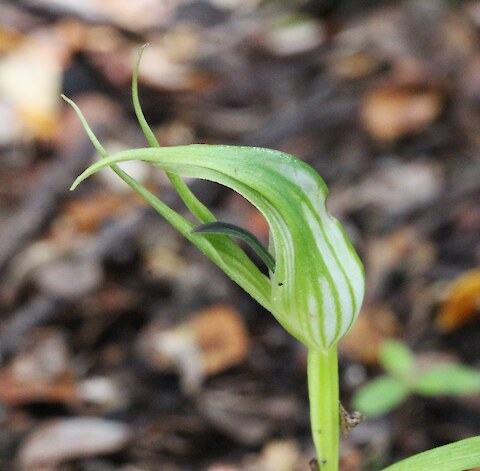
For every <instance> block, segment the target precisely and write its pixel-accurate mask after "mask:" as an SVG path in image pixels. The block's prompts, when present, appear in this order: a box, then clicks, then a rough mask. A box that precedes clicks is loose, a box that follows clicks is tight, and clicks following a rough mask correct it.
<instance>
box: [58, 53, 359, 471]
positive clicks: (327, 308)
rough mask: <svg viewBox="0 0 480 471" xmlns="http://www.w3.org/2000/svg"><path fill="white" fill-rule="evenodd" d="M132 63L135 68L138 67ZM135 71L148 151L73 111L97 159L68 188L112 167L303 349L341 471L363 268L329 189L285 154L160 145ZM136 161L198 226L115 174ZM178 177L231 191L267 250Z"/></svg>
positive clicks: (330, 450)
mask: <svg viewBox="0 0 480 471" xmlns="http://www.w3.org/2000/svg"><path fill="white" fill-rule="evenodd" d="M140 56H141V54H140V55H139V60H140ZM138 65H139V63H138V62H137V66H136V68H135V72H134V76H133V81H132V94H133V100H134V106H135V110H136V114H137V118H138V120H139V123H140V125H141V127H142V130H143V132H144V134H145V136H146V138H147V141H148V143H149V145H150V146H151V147H149V148H141V149H131V150H126V151H122V152H116V153H113V154H108V153H107V152H106V150H105V149H104V148H103V146H102V145H101V144H100V142H99V141H98V139H97V138H96V136H95V135H94V134H93V132H92V131H91V129H90V128H89V126H88V124H87V122H86V120H85V118H84V117H83V115H82V114H81V112H80V110H79V109H78V107H77V106H76V105H75V104H74V103H73V102H72V101H71V100H69V99H68V98H66V97H64V98H65V99H66V100H67V101H68V102H69V103H70V104H71V105H72V106H73V107H74V108H75V110H76V111H77V113H78V115H79V117H80V119H81V120H82V122H83V124H84V126H85V129H86V131H87V133H88V135H89V137H90V139H91V140H92V142H93V144H94V146H95V148H96V149H97V151H98V153H99V154H100V156H101V157H102V158H101V160H99V161H98V162H96V163H95V164H93V165H91V166H90V167H89V168H88V169H87V170H85V171H84V172H83V173H82V174H81V175H80V176H79V177H78V178H77V179H76V181H75V183H74V184H73V186H72V189H74V188H75V187H76V186H77V185H78V184H79V183H80V182H81V181H83V180H85V179H86V178H87V177H89V176H91V175H92V174H94V173H96V172H97V171H99V170H102V169H104V168H106V167H110V168H112V169H113V170H114V171H115V172H116V173H117V174H118V175H119V176H120V177H121V178H122V179H123V180H124V181H125V182H126V183H127V184H128V185H130V186H131V187H132V189H133V190H135V191H136V192H137V193H138V194H140V195H141V196H142V197H143V198H145V199H146V200H147V201H148V202H149V203H150V204H151V205H152V206H153V207H154V208H155V209H156V211H157V212H158V213H159V214H161V215H162V216H163V217H164V218H165V219H166V220H167V221H168V222H169V223H170V224H172V225H173V226H174V227H175V228H176V229H177V230H178V231H179V232H181V233H182V234H183V235H184V236H185V237H186V238H187V239H188V240H190V241H191V242H192V243H193V244H195V245H196V246H197V247H198V248H199V249H200V250H201V251H202V252H203V253H204V254H205V255H207V256H208V257H209V258H210V259H211V260H212V261H213V262H214V263H215V264H217V265H218V266H219V267H220V268H221V269H222V270H223V271H224V272H225V273H226V274H227V275H228V276H229V277H230V278H231V279H232V280H233V281H235V282H236V283H238V285H240V286H241V287H242V288H243V289H244V290H245V291H247V292H248V293H249V294H250V295H251V296H252V297H253V298H254V299H256V300H257V301H258V302H259V303H260V304H261V305H262V306H264V307H265V308H266V309H267V310H268V311H270V312H271V313H272V314H273V315H274V316H275V317H276V319H277V320H278V321H279V322H280V324H281V325H282V326H283V327H284V328H285V329H286V330H287V331H288V332H290V333H291V334H292V335H293V336H294V337H295V338H297V339H298V340H299V341H300V342H301V343H303V344H304V345H305V346H306V347H307V348H308V350H309V367H308V375H309V394H310V401H311V415H312V432H313V436H314V441H315V445H316V449H317V454H318V462H319V463H320V465H321V469H322V471H323V470H325V471H329V470H336V469H337V468H338V434H339V405H338V404H339V403H338V366H337V348H336V346H337V343H338V341H339V340H340V339H341V338H342V337H343V336H344V335H345V334H346V333H347V331H348V330H349V329H350V327H351V326H352V324H353V322H354V321H355V319H356V318H357V316H358V314H359V311H360V306H361V304H362V300H363V294H364V274H363V267H362V264H361V262H360V260H359V257H358V255H357V253H356V252H355V250H354V248H353V247H352V244H351V243H350V241H349V239H348V237H347V236H346V234H345V231H344V229H343V228H342V226H341V224H340V223H339V222H338V221H337V220H336V219H335V218H334V217H333V216H332V215H331V214H330V213H329V212H328V210H327V207H326V199H327V196H328V190H327V186H326V185H325V182H324V181H323V180H322V178H321V177H320V176H319V175H318V173H317V172H316V171H315V170H314V169H313V168H312V167H310V166H309V165H307V164H306V163H305V162H302V161H301V160H299V159H297V158H295V157H293V156H292V155H289V154H286V153H283V152H279V151H276V150H271V149H263V148H255V147H235V146H223V145H204V144H194V145H188V146H175V147H160V146H159V144H158V142H157V140H156V139H155V136H154V135H153V133H152V131H151V129H150V127H149V126H148V124H147V123H146V121H145V118H144V116H143V112H142V110H141V107H140V104H139V100H138V90H137V73H138ZM129 160H141V161H144V162H149V163H151V164H152V165H153V166H155V167H157V168H159V169H161V170H164V171H165V172H167V175H168V177H169V178H170V181H171V182H172V184H173V186H174V187H175V189H176V190H177V192H178V194H179V195H180V197H181V198H182V200H183V201H184V202H185V204H186V206H187V207H188V209H189V210H190V212H191V213H192V215H193V216H194V217H195V218H196V219H197V220H198V223H199V224H200V226H198V225H196V224H193V223H192V222H190V221H189V220H188V219H186V218H184V217H183V216H181V215H180V214H178V213H176V212H175V211H173V210H172V209H171V208H170V207H168V206H167V205H166V204H165V203H163V202H162V201H161V200H160V199H158V198H157V197H156V196H155V195H153V194H152V193H151V192H150V191H148V190H147V189H146V188H145V187H144V186H142V185H141V184H140V183H139V182H137V181H136V180H134V179H133V178H131V177H130V176H129V175H128V174H126V173H125V172H124V171H123V170H121V169H120V167H118V164H119V163H121V162H125V161H129ZM180 177H194V178H200V179H206V180H210V181H213V182H216V183H219V184H222V185H224V186H226V187H228V188H231V189H232V190H234V191H236V192H238V193H239V194H241V195H242V196H243V197H245V198H246V199H247V200H248V201H249V202H251V203H252V204H253V205H254V206H255V207H256V208H258V210H259V211H260V212H261V213H262V214H263V215H264V216H265V218H266V220H267V222H268V224H269V228H270V242H269V250H270V252H271V253H270V252H267V250H266V249H264V248H263V247H262V246H261V244H260V243H259V242H258V240H256V239H255V238H254V236H253V235H251V234H250V233H248V232H247V231H245V230H244V229H241V228H237V227H236V226H233V225H231V224H230V225H228V224H225V223H219V222H217V221H216V219H215V217H214V216H213V214H212V213H211V212H210V210H209V209H208V208H206V207H205V206H204V205H203V204H202V203H201V202H200V201H199V200H198V199H197V198H196V197H195V196H194V195H193V193H192V192H191V191H190V190H189V188H188V187H187V186H186V185H185V183H184V182H183V181H182V180H181V178H180ZM232 236H233V237H240V238H243V239H244V240H246V241H247V242H249V243H250V244H251V245H252V247H253V248H254V249H255V250H256V251H257V253H258V254H259V255H260V256H261V257H262V258H263V259H264V260H265V262H266V263H267V266H268V268H269V270H268V275H265V274H263V273H262V271H261V270H260V269H259V268H258V267H257V266H256V265H255V263H254V262H253V261H252V260H251V259H250V258H249V257H248V256H247V254H246V253H245V252H244V251H243V250H242V248H241V247H240V246H239V245H238V244H237V243H236V242H235V241H234V240H233V239H232Z"/></svg>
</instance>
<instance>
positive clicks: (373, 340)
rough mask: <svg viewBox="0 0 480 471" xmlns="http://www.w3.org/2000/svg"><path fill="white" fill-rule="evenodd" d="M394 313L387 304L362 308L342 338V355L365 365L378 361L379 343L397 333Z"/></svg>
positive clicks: (397, 326)
mask: <svg viewBox="0 0 480 471" xmlns="http://www.w3.org/2000/svg"><path fill="white" fill-rule="evenodd" d="M399 330H400V329H399V325H398V323H397V320H396V317H395V314H394V313H393V312H392V311H391V310H390V308H388V307H387V306H374V307H370V308H367V309H364V310H363V311H362V313H361V314H360V316H359V318H358V319H357V321H356V322H355V324H353V327H352V329H351V330H350V332H348V334H347V335H346V336H345V337H344V338H343V339H342V342H341V343H340V351H341V352H342V354H343V355H345V356H347V357H349V358H351V359H353V360H356V361H359V362H361V363H363V364H366V365H375V364H377V363H378V351H379V347H380V345H381V343H382V342H383V341H384V340H385V339H387V338H390V337H395V336H396V335H398V333H399Z"/></svg>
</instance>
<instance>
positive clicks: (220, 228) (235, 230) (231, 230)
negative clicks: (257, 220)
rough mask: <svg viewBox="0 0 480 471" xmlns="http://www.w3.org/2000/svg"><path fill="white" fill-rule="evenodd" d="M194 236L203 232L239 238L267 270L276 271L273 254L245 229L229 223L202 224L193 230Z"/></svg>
mask: <svg viewBox="0 0 480 471" xmlns="http://www.w3.org/2000/svg"><path fill="white" fill-rule="evenodd" d="M191 232H192V234H194V233H196V232H202V233H204V234H224V235H229V236H231V237H237V238H238V239H240V240H243V241H244V242H246V243H247V244H248V245H249V246H250V247H251V249H252V250H253V251H254V252H255V253H256V254H257V255H258V256H259V257H260V258H261V259H262V261H263V263H265V265H266V266H267V268H268V269H269V270H270V271H272V272H274V271H275V259H274V258H273V257H272V254H271V253H270V252H269V251H268V250H267V249H266V248H265V247H264V246H263V245H262V243H261V242H260V241H259V240H258V239H257V238H256V237H255V236H254V235H253V234H252V233H251V232H249V231H247V230H246V229H244V228H243V227H240V226H236V225H235V224H231V223H229V222H220V221H215V222H210V223H207V224H200V225H199V226H197V227H196V228H195V229H193V230H192V231H191Z"/></svg>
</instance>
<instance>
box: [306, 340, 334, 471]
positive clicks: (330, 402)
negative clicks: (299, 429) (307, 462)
mask: <svg viewBox="0 0 480 471" xmlns="http://www.w3.org/2000/svg"><path fill="white" fill-rule="evenodd" d="M308 395H309V398H310V422H311V426H312V435H313V442H314V444H315V449H316V451H317V461H318V469H319V470H320V471H338V451H339V440H340V425H339V396H338V358H337V348H336V347H332V348H331V349H330V350H329V351H327V352H324V351H321V350H309V352H308Z"/></svg>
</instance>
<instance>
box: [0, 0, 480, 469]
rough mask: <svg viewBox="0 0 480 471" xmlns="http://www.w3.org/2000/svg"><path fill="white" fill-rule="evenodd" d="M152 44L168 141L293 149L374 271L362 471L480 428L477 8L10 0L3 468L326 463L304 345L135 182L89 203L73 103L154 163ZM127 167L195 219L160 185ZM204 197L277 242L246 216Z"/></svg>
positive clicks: (356, 339)
mask: <svg viewBox="0 0 480 471" xmlns="http://www.w3.org/2000/svg"><path fill="white" fill-rule="evenodd" d="M146 42H148V43H150V45H149V47H148V48H147V49H146V50H145V53H144V56H143V59H142V63H141V67H140V75H139V85H140V98H141V102H142V105H143V109H144V112H145V115H146V117H147V119H148V121H149V123H150V124H151V126H152V128H153V130H154V132H155V134H156V136H157V138H158V139H159V141H160V143H161V144H162V145H165V146H169V145H177V144H188V143H193V142H204V143H224V144H242V145H253V146H263V147H272V148H275V149H279V150H282V151H286V152H289V153H292V154H295V155H297V156H298V157H300V158H301V159H303V160H305V161H306V162H308V163H309V164H310V165H312V166H313V167H314V168H315V169H317V170H318V172H319V173H320V174H321V175H322V176H323V178H324V179H325V180H326V182H327V184H328V185H329V187H330V191H331V196H330V199H329V208H330V210H331V211H332V212H333V213H334V215H335V216H336V217H337V218H339V219H341V221H342V222H343V223H344V224H345V227H346V229H347V231H348V233H349V235H350V236H351V238H352V240H353V242H354V244H355V246H356V247H357V249H358V251H359V253H360V254H361V257H362V259H363V261H364V263H365V268H366V276H367V295H366V301H365V305H364V308H363V312H362V314H361V316H360V318H359V320H358V322H357V323H356V325H355V326H354V328H353V330H352V331H351V332H350V333H349V335H348V336H347V337H346V338H345V339H344V340H343V342H342V344H341V347H340V368H341V395H342V400H343V402H344V405H345V406H346V407H347V408H348V409H350V410H352V409H354V408H355V406H356V405H357V404H360V405H363V407H364V408H366V409H367V410H363V411H364V412H368V411H369V414H368V415H370V419H369V420H367V422H365V423H363V424H361V425H360V426H359V427H357V428H356V429H355V430H353V431H352V432H351V433H350V434H349V435H348V436H347V437H346V438H344V439H343V441H342V450H341V462H342V468H341V469H342V470H343V471H360V470H364V471H366V470H372V471H375V470H378V469H380V468H381V467H382V466H384V465H387V464H390V463H392V462H394V461H395V460H398V459H400V458H403V457H406V456H409V455H412V454H414V453H417V452H419V451H423V450H425V449H428V448H431V447H434V446H437V445H441V444H445V443H447V442H451V441H455V440H459V439H462V438H466V437H469V436H472V435H475V434H476V433H478V432H479V431H480V430H479V423H480V395H479V394H478V391H479V390H480V385H479V382H480V380H479V377H478V375H479V372H478V368H479V366H480V320H479V316H478V313H479V308H480V270H479V269H478V266H479V262H480V198H479V197H480V157H479V156H480V132H479V131H480V3H479V2H476V1H453V0H451V1H446V0H445V1H440V0H432V1H430V0H429V1H426V0H425V1H420V0H419V1H392V2H387V1H383V2H381V1H375V0H370V1H368V2H367V1H365V2H355V1H349V0H340V1H333V0H318V1H308V0H303V1H302V0H291V1H284V2H280V1H274V0H271V1H261V0H137V1H129V0H89V1H83V2H75V1H71V0H16V1H13V0H12V1H8V0H3V1H2V2H0V122H1V125H0V221H1V222H0V306H1V307H0V309H1V322H0V469H1V470H12V469H19V470H21V471H23V470H37V471H39V470H41V471H77V470H78V471H80V470H81V471H113V470H119V471H151V470H167V471H176V470H202V471H306V470H307V469H308V461H309V460H310V459H311V458H312V457H313V456H314V450H313V446H312V443H311V439H310V432H309V419H308V402H307V392H306V352H305V349H304V348H303V347H302V346H301V345H299V344H298V343H297V342H296V341H295V340H294V339H292V338H290V337H289V335H288V334H286V333H285V332H284V331H283V330H282V329H281V328H280V326H279V325H278V324H277V323H276V321H275V320H274V319H273V317H272V316H271V315H269V314H268V313H267V312H265V311H264V310H263V309H262V308H260V307H259V306H258V305H257V304H256V303H255V302H254V301H252V300H251V299H250V298H249V297H248V296H247V295H246V294H244V293H243V292H242V291H241V290H240V289H239V288H238V287H237V286H235V285H234V284H233V283H232V282H231V281H230V280H228V279H227V277H226V276H224V275H223V273H221V272H220V271H219V270H218V269H217V268H215V267H214V266H213V265H212V263H210V261H208V260H207V259H206V258H205V257H204V256H202V255H201V254H200V253H199V252H198V251H197V250H196V249H195V248H194V247H192V246H190V245H189V244H188V243H186V241H184V240H183V239H182V238H181V237H180V236H179V235H178V234H176V233H175V232H174V231H173V230H172V229H171V228H170V227H169V226H168V225H167V224H166V223H164V221H163V220H162V219H161V218H160V217H159V216H158V215H156V214H155V213H154V212H153V211H152V210H151V209H150V208H148V207H147V206H146V205H145V204H144V203H143V202H142V201H140V200H139V199H138V198H137V197H136V196H135V195H134V194H132V192H131V191H130V190H129V189H128V188H127V187H126V186H125V185H123V184H122V182H120V181H119V180H118V179H117V177H116V176H115V175H114V174H113V172H109V171H103V172H101V173H100V174H98V175H96V176H95V177H94V178H91V179H89V180H88V181H86V182H85V183H84V184H82V185H81V186H80V187H79V188H78V189H77V190H76V191H75V192H73V193H70V192H69V190H68V189H69V187H70V185H71V183H72V181H73V180H74V178H75V176H76V175H77V174H78V173H79V172H80V171H82V170H83V169H84V168H85V167H87V166H88V165H89V164H90V163H92V162H93V161H94V160H95V159H96V156H95V153H94V152H93V149H92V146H91V145H90V143H89V142H88V140H87V137H86V135H85V132H84V131H83V129H82V128H81V126H80V124H79V121H78V119H77V118H76V116H75V115H74V114H73V112H72V110H71V109H70V108H69V107H68V105H66V104H65V103H64V102H63V101H62V100H61V99H60V93H65V94H66V95H68V96H69V97H70V98H72V99H74V100H75V101H76V102H77V103H78V105H79V106H80V107H81V109H82V110H83V112H84V113H85V115H86V117H87V119H88V120H89V122H90V124H91V126H92V128H93V129H94V131H95V132H96V133H97V135H98V136H99V138H100V140H101V142H102V143H103V144H104V145H105V147H106V148H107V149H108V150H109V151H115V150H120V149H126V148H132V147H144V146H146V143H145V141H144V138H143V136H142V134H141V131H140V128H139V126H138V124H137V123H136V120H135V117H134V112H133V107H132V103H131V88H130V81H131V76H132V71H133V67H134V64H135V61H136V57H137V54H138V51H139V47H140V46H141V45H142V44H144V43H146ZM128 171H129V172H130V173H131V174H132V175H134V176H135V177H136V178H138V179H139V180H141V181H142V182H143V183H144V184H145V185H147V186H148V187H149V188H150V189H151V190H152V191H155V193H156V194H158V195H160V196H161V198H162V199H163V200H164V201H165V202H167V203H168V204H170V205H171V206H172V207H173V208H175V209H176V210H178V211H180V212H181V213H182V214H185V210H184V208H183V206H182V205H181V203H180V202H179V200H178V198H177V197H176V196H175V194H174V192H173V191H172V189H171V187H170V186H169V184H168V181H167V180H166V178H165V176H164V175H163V174H162V173H161V172H159V171H158V172H156V171H155V172H152V171H151V169H150V168H149V167H148V166H145V165H144V164H141V163H132V164H130V165H129V167H128ZM189 183H191V187H192V189H193V190H194V191H195V193H196V194H197V195H198V196H199V198H200V199H201V200H202V201H203V202H205V203H206V204H207V205H208V206H209V207H210V208H211V209H212V210H213V211H214V212H215V214H216V215H217V217H218V218H219V219H220V220H223V221H230V222H233V223H235V224H238V225H240V226H243V227H245V228H247V229H248V230H250V231H251V232H253V233H255V234H256V235H257V236H258V237H259V238H260V239H261V240H262V241H263V242H264V243H265V244H266V243H267V238H268V227H267V225H266V223H265V221H264V220H263V218H262V217H261V216H260V215H259V214H258V213H257V212H256V211H255V210H254V209H253V208H252V207H251V206H250V205H249V204H247V203H246V202H245V201H244V200H243V199H242V198H241V197H239V196H238V195H236V194H233V193H232V192H230V191H227V190H225V189H224V188H222V187H220V186H218V185H214V184H207V183H205V182H201V181H192V182H189ZM391 338H394V339H398V340H399V341H400V342H402V344H400V346H401V345H403V344H404V347H403V353H402V352H400V353H398V348H396V349H395V348H394V349H392V348H390V349H385V348H384V345H385V341H386V340H387V339H391ZM406 345H408V347H409V348H410V349H411V352H412V353H410V354H408V352H407V351H405V348H406V347H405V346H406ZM397 347H399V345H398V344H397ZM400 350H401V348H400ZM388 352H390V353H388ZM392 352H393V353H392ZM402 355H403V356H402ZM406 364H408V365H407V366H405V365H406ZM445 364H448V365H450V366H449V367H450V370H448V368H445V367H444V366H443V368H444V369H443V370H442V367H441V368H440V370H438V368H437V374H436V376H435V374H433V375H430V376H432V377H433V379H432V378H431V377H430V379H429V380H428V381H430V382H428V381H427V380H425V381H424V383H425V384H426V386H425V384H423V386H418V385H417V386H416V387H415V388H413V387H411V380H412V378H413V377H417V376H418V377H420V376H421V375H422V374H423V373H424V372H426V371H430V372H431V371H432V368H433V369H435V367H438V365H445ZM385 368H386V369H385ZM438 371H440V373H438ZM446 371H450V373H452V374H450V373H449V374H447V373H445V372H446ZM453 372H454V373H453ZM442 375H443V376H442ZM455 375H457V376H455ZM379 378H383V379H384V380H385V378H387V379H386V380H385V381H383V383H382V382H381V381H380V383H379V382H378V379H379ZM388 378H390V379H388ZM452 378H453V379H452ZM402 381H403V383H402ZM388 382H390V385H389V386H388V384H387V388H386V389H385V384H386V383H388ZM399 383H402V384H401V385H400V386H399ZM382 384H383V386H382ZM392 384H393V386H392ZM395 384H396V386H395ZM372 385H373V387H372ZM379 385H380V386H379ZM369 387H370V389H368V388H369ZM382 387H383V389H382ZM365 388H367V389H365ZM388 388H390V389H388ZM392 388H393V389H392ZM358 391H363V394H362V395H361V396H359V393H358ZM365 391H366V392H365ZM392 391H393V392H392ZM392 397H393V399H392ZM385 398H390V399H387V400H386V404H385ZM378 405H380V406H378Z"/></svg>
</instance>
